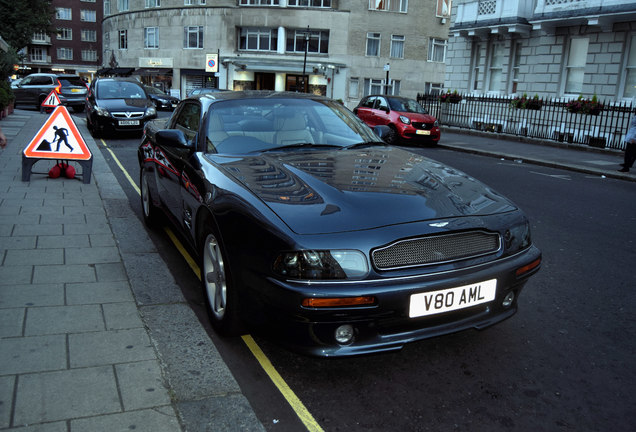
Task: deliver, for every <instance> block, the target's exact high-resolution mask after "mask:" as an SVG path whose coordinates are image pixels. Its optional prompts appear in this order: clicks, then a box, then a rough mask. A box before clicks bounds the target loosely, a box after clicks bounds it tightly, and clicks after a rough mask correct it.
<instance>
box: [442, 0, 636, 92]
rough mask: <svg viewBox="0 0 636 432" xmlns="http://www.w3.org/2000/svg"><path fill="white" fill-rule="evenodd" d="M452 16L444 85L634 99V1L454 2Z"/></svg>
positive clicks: (470, 89)
mask: <svg viewBox="0 0 636 432" xmlns="http://www.w3.org/2000/svg"><path fill="white" fill-rule="evenodd" d="M451 20H452V24H451V28H450V37H449V44H448V56H447V61H446V79H445V87H446V89H447V90H451V91H454V90H457V91H458V92H461V93H476V94H497V95H523V94H527V95H528V96H531V97H532V96H535V95H538V96H539V97H541V98H561V99H571V98H576V97H579V96H583V97H585V98H592V97H594V95H596V96H597V97H598V98H599V99H602V100H614V101H631V100H632V98H634V97H635V96H636V0H528V1H526V0H455V1H454V2H453V8H452V18H451Z"/></svg>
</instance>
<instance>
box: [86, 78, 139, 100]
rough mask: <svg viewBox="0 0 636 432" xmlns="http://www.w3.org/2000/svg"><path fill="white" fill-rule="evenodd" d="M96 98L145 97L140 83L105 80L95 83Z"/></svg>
mask: <svg viewBox="0 0 636 432" xmlns="http://www.w3.org/2000/svg"><path fill="white" fill-rule="evenodd" d="M97 98H98V99H146V98H147V96H146V93H145V91H144V89H143V88H141V85H139V84H135V83H134V82H127V81H105V82H100V83H97Z"/></svg>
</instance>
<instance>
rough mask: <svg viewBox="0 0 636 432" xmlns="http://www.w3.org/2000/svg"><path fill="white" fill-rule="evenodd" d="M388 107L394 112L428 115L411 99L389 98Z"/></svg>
mask: <svg viewBox="0 0 636 432" xmlns="http://www.w3.org/2000/svg"><path fill="white" fill-rule="evenodd" d="M389 105H390V106H391V109H392V110H394V111H401V112H412V113H418V114H428V111H426V110H425V109H424V108H423V107H422V105H420V104H419V103H417V101H415V100H413V99H403V98H389Z"/></svg>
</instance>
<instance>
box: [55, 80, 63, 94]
mask: <svg viewBox="0 0 636 432" xmlns="http://www.w3.org/2000/svg"><path fill="white" fill-rule="evenodd" d="M61 91H62V83H61V82H60V80H57V86H56V87H55V93H57V94H60V93H61Z"/></svg>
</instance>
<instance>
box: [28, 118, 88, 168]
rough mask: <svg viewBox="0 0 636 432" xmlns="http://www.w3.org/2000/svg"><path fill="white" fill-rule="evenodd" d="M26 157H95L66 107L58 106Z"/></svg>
mask: <svg viewBox="0 0 636 432" xmlns="http://www.w3.org/2000/svg"><path fill="white" fill-rule="evenodd" d="M24 156H26V157H28V158H39V159H64V160H89V159H91V158H92V157H93V155H92V154H91V151H90V150H89V149H88V146H87V145H86V142H85V141H84V138H82V135H81V134H80V131H79V129H77V126H76V125H75V122H73V119H72V118H71V115H70V114H69V112H68V110H67V109H66V107H65V106H64V105H58V107H57V108H55V110H53V112H52V113H51V115H50V116H49V118H48V119H47V120H46V122H45V123H44V126H42V128H40V131H39V132H38V133H37V134H36V135H35V137H34V138H33V140H32V141H31V143H29V145H28V146H27V147H26V148H25V149H24Z"/></svg>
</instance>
